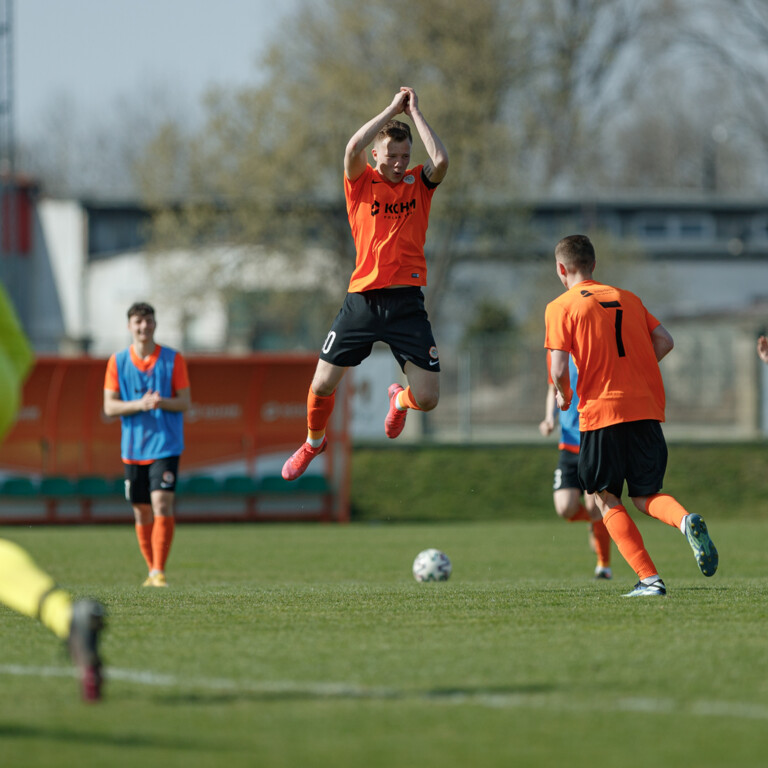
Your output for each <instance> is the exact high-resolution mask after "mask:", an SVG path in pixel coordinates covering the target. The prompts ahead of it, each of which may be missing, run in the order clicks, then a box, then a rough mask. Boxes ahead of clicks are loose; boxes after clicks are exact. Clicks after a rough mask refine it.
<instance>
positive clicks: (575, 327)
mask: <svg viewBox="0 0 768 768" xmlns="http://www.w3.org/2000/svg"><path fill="white" fill-rule="evenodd" d="M555 263H556V268H557V275H558V277H559V278H560V281H561V282H562V283H563V285H564V286H565V287H566V289H567V290H566V292H565V293H563V294H562V295H561V296H560V297H558V298H557V299H555V300H554V301H552V302H550V303H549V304H548V305H547V310H546V316H545V319H546V340H545V343H544V346H545V347H546V348H547V349H549V350H550V352H551V375H552V381H553V382H554V384H555V388H556V390H557V392H556V398H557V405H558V407H559V408H560V409H561V410H566V409H567V408H568V407H569V405H570V401H571V398H572V396H573V393H572V390H571V385H570V376H569V372H568V355H569V354H570V355H572V356H573V359H574V362H575V363H576V366H577V367H578V369H579V377H578V384H577V390H578V396H579V427H580V430H581V452H580V454H579V481H580V483H581V485H582V487H583V488H584V490H585V491H587V492H589V493H594V494H595V496H596V501H597V505H598V507H599V509H600V512H601V513H602V515H603V522H604V523H605V526H606V528H607V529H608V532H609V533H610V535H611V538H612V539H613V541H614V542H615V544H616V546H617V547H618V550H619V552H621V554H622V556H623V557H624V559H625V560H626V561H627V563H629V565H630V567H631V568H632V570H634V571H635V573H636V574H637V576H638V579H639V581H638V583H637V584H636V586H635V588H634V589H633V590H632V591H631V592H629V593H628V594H627V597H635V596H655V595H665V594H666V587H665V585H664V582H663V581H662V580H661V578H660V577H659V574H658V571H657V570H656V566H655V565H654V564H653V561H652V560H651V557H650V555H649V554H648V552H647V550H646V549H645V545H644V544H643V539H642V536H641V535H640V531H639V530H638V529H637V526H636V525H635V523H634V522H633V520H632V518H631V517H630V516H629V514H628V513H627V510H626V509H625V507H624V506H623V504H622V503H621V494H622V492H623V489H624V482H625V481H626V483H627V491H628V493H629V496H630V498H631V499H632V502H633V503H634V505H635V506H636V507H637V508H638V509H639V510H640V511H641V512H643V513H645V514H646V515H648V516H650V517H654V518H656V519H657V520H661V521H662V522H664V523H667V524H668V525H671V526H674V527H676V528H679V529H680V531H681V532H682V533H683V534H684V535H685V536H686V538H687V539H688V542H689V544H690V545H691V548H692V549H693V552H694V555H695V557H696V562H697V564H698V566H699V569H700V570H701V572H702V573H703V574H704V575H705V576H712V575H713V574H714V573H715V571H716V570H717V565H718V554H717V549H716V548H715V545H714V544H713V543H712V540H711V539H710V537H709V533H708V531H707V526H706V524H705V523H704V520H703V519H702V518H701V516H700V515H697V514H695V513H694V514H688V512H687V511H686V510H685V509H684V508H683V507H682V506H681V505H680V504H679V503H678V502H677V501H676V500H675V499H674V498H673V497H672V496H669V495H668V494H662V493H660V490H661V487H662V484H663V480H664V472H665V471H666V466H667V445H666V442H665V440H664V435H663V433H662V430H661V422H662V421H664V406H665V394H664V384H663V382H662V379H661V371H660V370H659V364H658V363H659V360H661V359H662V358H663V357H664V356H665V355H666V354H667V353H669V352H670V351H671V350H672V347H673V341H672V337H671V336H670V335H669V333H668V332H667V330H666V329H665V328H664V326H663V325H661V323H660V322H659V321H658V320H657V319H656V318H655V317H653V315H651V314H650V313H649V312H648V310H647V309H646V308H645V307H644V306H643V304H642V302H641V301H640V299H639V298H638V297H637V296H635V295H634V294H633V293H630V292H629V291H625V290H622V289H620V288H613V287H611V286H609V285H602V284H601V283H598V282H596V281H595V280H593V279H592V273H593V272H594V269H595V250H594V247H593V245H592V243H591V242H590V240H589V238H588V237H586V236H584V235H571V236H569V237H566V238H563V239H562V240H561V241H560V242H559V243H558V244H557V246H556V248H555Z"/></svg>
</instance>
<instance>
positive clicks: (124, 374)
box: [104, 303, 191, 587]
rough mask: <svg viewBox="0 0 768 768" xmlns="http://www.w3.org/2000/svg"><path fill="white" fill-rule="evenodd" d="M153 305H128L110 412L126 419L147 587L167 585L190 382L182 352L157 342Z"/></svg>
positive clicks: (126, 453) (108, 399)
mask: <svg viewBox="0 0 768 768" xmlns="http://www.w3.org/2000/svg"><path fill="white" fill-rule="evenodd" d="M156 326H157V324H156V322H155V310H154V309H153V308H152V307H151V306H150V305H149V304H145V303H136V304H133V305H132V306H131V307H130V308H129V310H128V330H129V331H130V333H131V336H132V338H133V344H131V346H130V347H127V348H126V349H124V350H122V351H121V352H118V353H117V354H115V355H112V357H110V358H109V361H108V363H107V373H106V377H105V379H104V413H105V414H106V415H107V416H119V417H120V419H121V421H122V438H121V444H120V448H121V455H122V458H123V465H124V467H125V497H126V499H127V500H128V501H129V502H130V503H131V505H132V507H133V513H134V517H135V519H136V537H137V538H138V540H139V549H140V550H141V554H142V555H143V556H144V559H145V560H146V562H147V567H148V568H149V575H148V576H147V579H146V581H144V585H143V586H145V587H167V586H168V582H167V581H166V578H165V563H166V561H167V559H168V553H169V552H170V550H171V543H172V541H173V534H174V529H175V518H174V516H173V502H174V492H175V490H176V478H177V475H178V471H179V458H180V456H181V452H182V451H183V450H184V412H185V411H186V410H188V409H189V405H190V398H191V392H190V386H189V376H188V374H187V365H186V362H185V361H184V358H183V357H182V356H181V355H180V354H179V353H178V352H177V351H176V350H174V349H171V348H170V347H161V346H160V345H159V344H156V343H155V328H156Z"/></svg>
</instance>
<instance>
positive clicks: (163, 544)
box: [151, 516, 176, 571]
mask: <svg viewBox="0 0 768 768" xmlns="http://www.w3.org/2000/svg"><path fill="white" fill-rule="evenodd" d="M175 528H176V519H175V518H174V517H164V516H158V517H156V518H155V524H154V527H153V530H152V554H153V558H152V565H151V570H153V571H164V570H165V562H166V560H167V559H168V553H169V552H170V551H171V542H172V541H173V532H174V530H175Z"/></svg>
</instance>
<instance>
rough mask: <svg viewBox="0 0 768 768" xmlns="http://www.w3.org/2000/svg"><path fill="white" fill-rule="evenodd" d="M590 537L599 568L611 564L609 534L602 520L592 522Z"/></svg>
mask: <svg viewBox="0 0 768 768" xmlns="http://www.w3.org/2000/svg"><path fill="white" fill-rule="evenodd" d="M592 538H593V541H594V542H595V554H596V555H597V565H598V567H599V568H608V567H609V566H610V564H611V534H610V533H608V529H607V528H606V527H605V523H604V522H603V521H602V520H596V521H594V522H593V523H592Z"/></svg>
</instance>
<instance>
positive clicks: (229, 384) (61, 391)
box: [0, 354, 350, 519]
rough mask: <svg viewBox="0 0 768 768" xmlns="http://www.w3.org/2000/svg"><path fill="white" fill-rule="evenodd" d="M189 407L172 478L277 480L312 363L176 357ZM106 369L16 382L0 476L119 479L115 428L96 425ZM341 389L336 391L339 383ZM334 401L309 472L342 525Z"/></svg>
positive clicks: (46, 368)
mask: <svg viewBox="0 0 768 768" xmlns="http://www.w3.org/2000/svg"><path fill="white" fill-rule="evenodd" d="M185 357H186V360H187V365H188V368H189V377H190V385H191V391H192V407H191V409H190V410H189V411H188V412H187V414H185V428H184V436H185V450H184V453H183V455H182V462H181V472H180V474H181V475H184V474H186V475H190V474H198V475H199V474H204V475H213V476H219V477H224V476H227V475H247V476H250V477H252V478H254V479H259V478H264V477H272V478H274V477H275V476H276V475H278V476H279V473H280V467H281V466H282V462H283V461H284V460H285V459H286V458H287V457H288V455H290V453H291V452H292V451H294V450H295V449H296V448H297V447H298V446H299V445H300V443H301V441H302V440H303V439H304V437H305V436H306V399H307V389H308V386H309V382H310V381H311V379H312V374H313V372H314V368H315V365H316V363H317V357H316V356H315V355H305V354H263V355H262V354H256V355H249V356H244V357H225V356H216V357H209V356H185ZM106 363H107V361H106V359H96V358H87V357H83V358H60V357H41V358H39V359H38V360H37V361H36V363H35V367H34V368H33V370H32V373H31V374H30V376H29V378H28V379H27V381H26V384H25V387H24V393H23V401H22V407H21V409H20V411H19V414H18V418H17V421H16V423H15V425H14V427H13V428H12V429H11V431H10V432H9V434H8V435H7V437H6V439H5V441H4V442H3V444H2V445H1V446H0V473H2V474H4V475H6V476H8V475H27V476H30V477H34V478H38V479H39V478H42V477H50V476H64V477H67V478H70V479H77V478H81V477H86V476H94V475H96V476H104V477H108V478H115V477H117V476H119V475H121V474H122V463H121V460H120V419H119V418H108V417H107V416H105V415H104V412H103V408H102V403H103V387H104V374H105V370H106ZM343 383H345V382H343ZM346 393H347V387H346V386H342V387H340V389H339V392H338V393H337V401H336V403H337V404H336V408H335V410H334V416H333V419H332V421H331V424H329V429H328V437H329V446H331V448H332V450H329V451H328V452H327V455H326V454H324V455H323V456H321V457H320V458H319V459H316V460H315V462H313V465H312V467H311V469H312V471H313V472H320V473H322V475H323V476H324V478H325V480H326V481H327V484H326V485H327V487H328V488H331V489H332V491H333V494H334V499H333V503H332V506H333V507H334V512H333V514H331V515H329V516H328V515H327V517H330V519H347V517H348V509H347V505H348V502H347V499H348V493H347V485H348V475H349V472H348V465H349V452H350V446H349V435H348V423H349V403H348V398H347V395H346Z"/></svg>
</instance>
